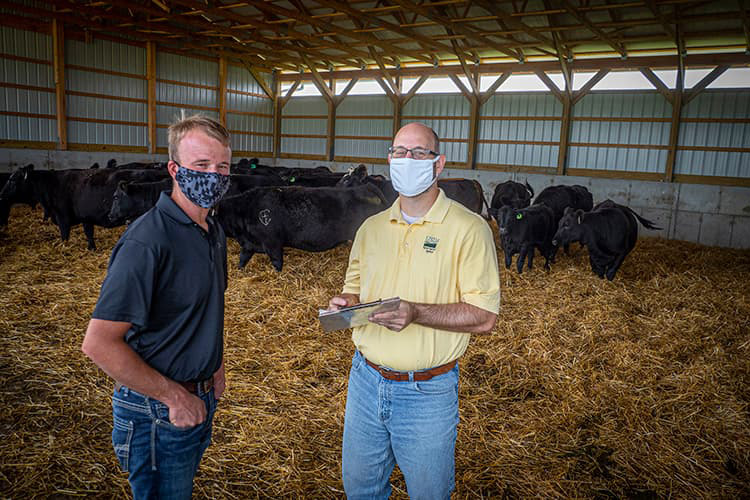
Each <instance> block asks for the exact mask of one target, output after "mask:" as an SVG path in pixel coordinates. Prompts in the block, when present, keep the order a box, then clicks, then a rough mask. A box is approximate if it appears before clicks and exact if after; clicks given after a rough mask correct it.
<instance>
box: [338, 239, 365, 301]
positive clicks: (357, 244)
mask: <svg viewBox="0 0 750 500" xmlns="http://www.w3.org/2000/svg"><path fill="white" fill-rule="evenodd" d="M365 225H366V224H363V225H362V226H360V228H359V230H358V231H357V234H356V235H355V236H354V242H353V243H352V250H351V252H349V265H348V266H347V268H346V278H345V279H344V290H343V293H353V294H354V295H359V290H360V279H359V278H360V267H359V259H360V255H361V252H362V238H363V235H362V233H363V231H362V229H363V228H364V227H365Z"/></svg>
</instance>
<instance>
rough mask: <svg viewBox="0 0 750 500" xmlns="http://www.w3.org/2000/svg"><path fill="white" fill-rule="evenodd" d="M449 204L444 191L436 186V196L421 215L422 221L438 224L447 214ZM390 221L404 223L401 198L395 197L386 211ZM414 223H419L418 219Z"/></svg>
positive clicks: (449, 201)
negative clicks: (422, 215) (433, 201)
mask: <svg viewBox="0 0 750 500" xmlns="http://www.w3.org/2000/svg"><path fill="white" fill-rule="evenodd" d="M450 206H451V200H450V199H449V198H448V197H447V196H445V192H443V190H442V189H441V188H438V197H437V198H436V199H435V203H433V204H432V206H431V207H430V209H429V210H428V211H427V213H426V214H424V217H422V221H421V222H422V223H424V222H432V223H434V224H440V223H441V222H443V220H444V219H445V216H446V215H447V214H448V209H449V208H450ZM388 215H389V218H390V220H391V222H400V223H402V224H406V221H405V220H404V218H403V217H402V216H401V198H396V201H394V202H393V205H391V208H390V210H389V212H388ZM414 224H420V221H417V222H415V223H414Z"/></svg>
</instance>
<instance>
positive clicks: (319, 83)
mask: <svg viewBox="0 0 750 500" xmlns="http://www.w3.org/2000/svg"><path fill="white" fill-rule="evenodd" d="M299 56H300V57H301V58H302V60H303V61H304V62H305V64H306V65H307V67H308V69H309V70H310V73H312V77H313V82H314V83H315V86H316V87H318V90H320V93H321V94H323V97H325V99H326V100H327V101H329V102H333V101H334V95H333V91H332V90H331V89H330V88H329V87H328V85H326V82H325V80H323V77H321V76H320V73H318V70H317V69H315V66H314V65H313V64H312V63H311V62H310V60H309V59H308V58H307V56H306V55H305V54H303V53H302V52H300V54H299Z"/></svg>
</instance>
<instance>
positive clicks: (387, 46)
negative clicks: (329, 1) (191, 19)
mask: <svg viewBox="0 0 750 500" xmlns="http://www.w3.org/2000/svg"><path fill="white" fill-rule="evenodd" d="M178 1H183V0H178ZM252 5H253V7H254V8H256V9H258V10H260V11H262V12H271V13H274V14H277V15H280V16H287V17H289V18H292V19H295V20H296V21H298V22H301V23H305V24H310V25H316V26H320V27H322V28H324V29H326V30H328V31H331V32H334V33H337V34H339V35H343V36H346V37H349V38H352V39H354V40H360V41H363V42H369V43H370V44H372V45H375V46H378V47H381V48H382V49H384V50H386V51H391V52H396V53H398V52H399V50H400V49H399V48H398V47H396V46H395V45H393V44H392V43H390V42H387V41H384V40H380V39H378V38H375V37H373V36H368V35H364V34H362V33H357V32H356V31H352V30H346V29H343V28H339V27H337V26H335V25H333V24H330V23H328V22H325V21H321V20H319V19H315V18H314V17H310V18H306V17H305V16H303V15H301V14H299V13H298V12H295V11H293V10H289V9H284V8H282V7H279V6H278V5H274V4H272V3H266V2H253V4H252ZM402 41H404V42H405V41H409V40H408V39H405V40H402ZM416 59H417V60H420V61H423V62H427V63H431V62H432V60H431V59H430V58H428V57H425V56H418V57H416Z"/></svg>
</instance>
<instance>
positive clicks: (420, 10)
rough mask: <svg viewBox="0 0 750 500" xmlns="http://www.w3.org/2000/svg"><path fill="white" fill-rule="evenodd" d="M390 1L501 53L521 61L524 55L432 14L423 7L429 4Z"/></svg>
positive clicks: (402, 0) (404, 0) (398, 0)
mask: <svg viewBox="0 0 750 500" xmlns="http://www.w3.org/2000/svg"><path fill="white" fill-rule="evenodd" d="M392 1H394V2H395V3H397V4H399V5H400V6H402V7H403V8H405V9H407V10H410V11H411V12H414V13H415V14H419V15H420V16H423V17H426V18H427V19H431V20H432V21H435V22H437V23H439V24H442V25H444V26H450V27H451V28H452V29H453V30H454V31H456V32H458V33H461V34H463V35H465V36H466V37H468V38H471V39H473V40H479V41H480V42H482V43H484V44H486V45H488V46H489V47H490V48H493V49H495V50H497V51H498V52H500V53H502V54H505V55H507V56H510V57H512V58H514V59H517V60H519V61H522V60H523V59H524V56H523V54H521V53H517V52H514V51H512V50H508V49H506V48H505V47H503V46H501V45H498V44H496V43H494V42H488V41H487V40H484V39H482V34H481V33H479V32H477V31H474V30H470V29H468V28H466V27H464V26H463V25H461V24H459V23H456V22H454V21H453V20H452V19H447V18H444V17H442V16H439V15H437V14H433V13H432V11H431V10H430V9H428V8H426V7H425V5H430V4H424V5H417V4H414V3H412V2H411V1H410V0H392Z"/></svg>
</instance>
